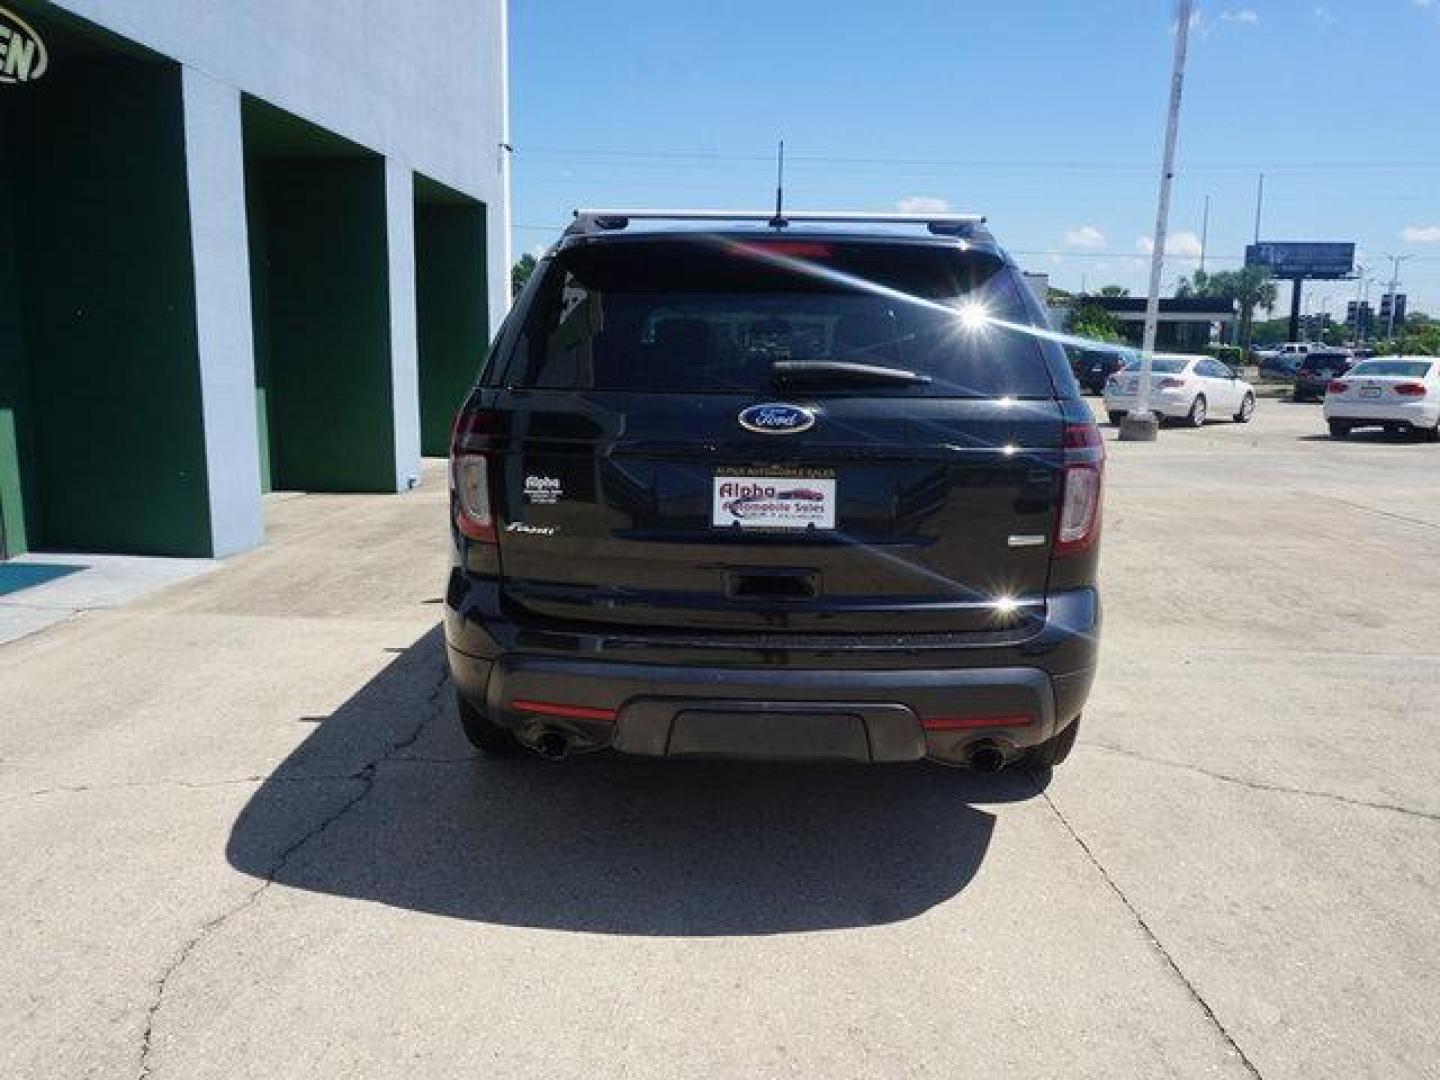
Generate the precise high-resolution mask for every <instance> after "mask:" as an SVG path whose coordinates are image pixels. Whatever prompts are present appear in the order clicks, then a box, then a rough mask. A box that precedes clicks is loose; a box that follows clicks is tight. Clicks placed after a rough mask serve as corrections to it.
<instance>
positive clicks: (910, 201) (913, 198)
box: [895, 195, 950, 214]
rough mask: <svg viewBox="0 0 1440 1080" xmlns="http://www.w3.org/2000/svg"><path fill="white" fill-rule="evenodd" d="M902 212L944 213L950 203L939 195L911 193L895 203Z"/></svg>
mask: <svg viewBox="0 0 1440 1080" xmlns="http://www.w3.org/2000/svg"><path fill="white" fill-rule="evenodd" d="M895 209H896V210H899V211H900V212H901V213H902V214H943V213H944V212H945V211H946V210H949V209H950V203H949V201H948V200H946V199H942V198H940V197H939V196H938V195H910V196H907V197H906V198H903V199H901V200H900V201H899V202H897V203H896V204H895Z"/></svg>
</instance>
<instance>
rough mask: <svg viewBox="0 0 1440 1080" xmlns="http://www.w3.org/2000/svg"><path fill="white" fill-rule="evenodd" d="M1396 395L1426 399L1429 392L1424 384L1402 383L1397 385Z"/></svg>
mask: <svg viewBox="0 0 1440 1080" xmlns="http://www.w3.org/2000/svg"><path fill="white" fill-rule="evenodd" d="M1395 393H1397V394H1399V395H1400V396H1401V397H1424V396H1425V394H1426V393H1427V391H1426V389H1425V384H1424V383H1418V382H1402V383H1397V384H1396V386H1395Z"/></svg>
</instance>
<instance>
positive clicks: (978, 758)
mask: <svg viewBox="0 0 1440 1080" xmlns="http://www.w3.org/2000/svg"><path fill="white" fill-rule="evenodd" d="M965 761H966V763H967V764H968V765H969V766H970V768H972V769H974V770H975V771H976V772H977V773H985V774H993V773H998V772H999V771H1000V770H1001V769H1003V768H1004V767H1005V752H1004V751H1003V750H1001V749H1000V747H999V746H997V745H996V744H995V743H993V742H991V741H990V740H989V739H981V740H980V741H979V742H977V743H973V744H971V746H970V747H969V748H968V749H967V750H966V752H965Z"/></svg>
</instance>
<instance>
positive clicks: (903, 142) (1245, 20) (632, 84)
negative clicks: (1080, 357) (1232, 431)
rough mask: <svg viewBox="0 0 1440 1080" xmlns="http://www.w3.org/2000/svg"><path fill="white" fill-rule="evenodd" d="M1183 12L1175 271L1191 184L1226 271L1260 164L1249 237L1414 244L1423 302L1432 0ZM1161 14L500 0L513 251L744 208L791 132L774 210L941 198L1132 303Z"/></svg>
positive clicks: (1156, 116) (1431, 283) (1439, 13)
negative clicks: (1186, 38)
mask: <svg viewBox="0 0 1440 1080" xmlns="http://www.w3.org/2000/svg"><path fill="white" fill-rule="evenodd" d="M1197 8H1198V11H1199V15H1198V20H1197V25H1196V32H1195V33H1194V34H1193V35H1192V38H1191V53H1190V63H1189V67H1188V72H1187V79H1186V86H1185V102H1184V111H1183V116H1182V120H1181V128H1180V154H1179V171H1178V175H1177V180H1176V188H1175V202H1174V209H1173V213H1172V217H1171V230H1172V236H1173V237H1174V247H1173V248H1172V250H1173V251H1175V252H1176V255H1177V257H1176V258H1172V259H1171V260H1170V261H1169V263H1168V265H1167V274H1166V284H1167V287H1168V286H1169V285H1170V284H1172V283H1173V280H1174V278H1175V277H1176V275H1177V274H1180V273H1185V272H1188V271H1189V270H1191V269H1193V267H1194V258H1193V257H1190V258H1185V257H1184V256H1185V255H1186V254H1187V253H1193V252H1194V251H1195V250H1196V248H1197V247H1198V235H1199V233H1200V231H1201V219H1202V215H1203V205H1204V200H1205V197H1206V196H1207V195H1208V196H1209V197H1210V200H1211V212H1210V213H1211V216H1210V230H1209V243H1208V246H1207V266H1208V267H1210V268H1212V269H1220V268H1229V267H1234V266H1238V265H1239V264H1240V259H1241V256H1242V255H1243V249H1244V245H1245V243H1246V242H1247V241H1248V240H1249V239H1250V238H1251V234H1252V231H1253V228H1254V212H1255V188H1256V177H1257V174H1258V173H1259V172H1261V171H1264V173H1265V175H1266V181H1265V186H1266V199H1265V213H1264V224H1263V228H1262V232H1263V233H1264V238H1265V239H1271V240H1301V239H1305V240H1354V241H1356V242H1357V243H1358V244H1359V245H1360V248H1361V252H1362V255H1361V261H1362V262H1366V263H1367V265H1371V266H1373V267H1374V273H1375V274H1376V275H1377V276H1379V277H1382V278H1386V279H1388V277H1389V274H1390V269H1389V266H1390V264H1389V263H1388V262H1387V261H1384V260H1383V259H1382V255H1383V254H1384V253H1394V254H1397V255H1398V254H1410V255H1414V256H1416V257H1415V258H1413V259H1411V260H1409V261H1408V262H1406V263H1405V264H1404V265H1403V267H1402V269H1401V280H1402V286H1401V291H1404V292H1408V293H1409V295H1410V298H1411V299H1410V303H1411V307H1412V308H1417V309H1422V310H1428V311H1430V312H1431V313H1432V314H1435V315H1437V316H1440V0H1326V2H1324V3H1316V2H1315V0H1233V2H1227V3H1200V4H1197ZM1174 10H1175V8H1174V5H1173V4H1171V3H1169V2H1167V0H1095V2H1088V3H1079V2H1076V0H1047V2H1039V0H1010V2H1008V3H1003V4H1001V3H980V2H975V0H891V2H889V3H860V2H858V0H830V2H820V0H769V2H766V3H760V2H753V0H711V2H702V0H685V2H679V0H663V2H661V0H584V2H579V0H511V111H512V128H513V130H512V141H513V144H514V146H515V150H516V153H515V158H514V174H513V175H514V188H513V190H514V213H513V220H514V224H515V233H514V241H515V250H516V252H517V254H518V253H519V252H522V251H526V250H532V249H535V248H536V247H537V245H541V246H543V245H545V244H548V243H549V242H550V241H551V240H553V239H554V238H555V236H556V235H558V231H559V229H560V228H562V227H563V226H564V224H565V222H566V221H567V220H568V219H569V211H570V210H571V209H572V208H574V207H575V206H579V205H607V204H608V205H637V204H639V205H651V206H682V205H683V206H712V207H721V208H739V207H755V206H763V205H765V204H767V203H768V202H769V201H770V200H771V199H772V198H773V189H774V162H773V155H774V146H775V140H776V139H777V138H779V137H781V136H783V137H784V138H785V141H786V152H787V185H786V186H787V203H788V204H789V205H791V206H792V207H796V208H799V207H817V208H835V207H843V208H846V209H867V210H885V209H893V208H895V207H896V206H898V205H903V204H905V201H906V200H922V201H923V202H921V204H920V205H936V206H938V205H940V203H939V202H932V201H933V200H941V201H943V204H944V205H946V206H948V207H950V208H952V209H956V210H975V211H979V212H983V213H985V214H987V215H988V216H989V218H990V220H991V224H992V227H993V228H994V230H995V233H996V235H997V237H998V238H999V239H1000V241H1001V242H1002V243H1003V244H1005V245H1006V246H1007V247H1008V248H1009V249H1010V250H1011V251H1012V252H1014V253H1015V254H1016V257H1017V259H1018V260H1019V261H1020V262H1021V263H1022V265H1024V266H1025V267H1026V268H1027V269H1034V270H1046V271H1049V272H1050V274H1051V275H1052V281H1053V282H1054V283H1055V284H1057V285H1060V286H1062V287H1067V288H1079V287H1081V285H1082V284H1084V285H1088V286H1089V287H1090V288H1092V289H1093V288H1096V287H1098V286H1099V285H1101V284H1107V283H1112V282H1113V283H1119V284H1123V285H1127V286H1129V287H1130V288H1131V289H1132V290H1133V291H1136V292H1141V291H1143V286H1144V282H1145V280H1146V273H1147V270H1148V264H1147V262H1146V261H1145V260H1144V259H1143V258H1141V257H1138V256H1140V255H1141V252H1142V250H1143V246H1144V243H1145V241H1146V239H1147V238H1148V237H1149V235H1150V233H1151V231H1152V229H1153V225H1154V216H1155V200H1156V188H1157V182H1158V166H1159V158H1160V147H1161V142H1162V136H1163V122H1164V107H1165V98H1166V94H1167V91H1168V77H1169V68H1170V60H1171V50H1172V48H1173V37H1172V33H1171V31H1172V23H1173V18H1174ZM911 205H913V204H911ZM1309 289H1310V292H1311V294H1312V295H1313V296H1315V297H1317V298H1323V297H1324V296H1326V295H1327V294H1328V295H1329V296H1331V297H1332V298H1333V299H1332V301H1331V303H1330V305H1329V306H1330V308H1331V309H1332V310H1334V309H1335V308H1336V307H1337V306H1338V307H1340V308H1341V309H1343V301H1344V299H1345V298H1346V297H1348V296H1353V294H1354V285H1353V284H1352V283H1338V282H1332V283H1317V284H1313V285H1311V286H1309ZM1379 291H1380V290H1379V288H1378V287H1377V288H1375V289H1373V290H1372V292H1373V293H1375V294H1376V295H1378V293H1379ZM1307 306H1308V305H1307Z"/></svg>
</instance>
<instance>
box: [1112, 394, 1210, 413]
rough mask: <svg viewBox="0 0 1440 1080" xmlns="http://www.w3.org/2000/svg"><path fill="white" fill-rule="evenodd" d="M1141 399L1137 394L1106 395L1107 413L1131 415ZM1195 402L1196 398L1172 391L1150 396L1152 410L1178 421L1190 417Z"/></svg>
mask: <svg viewBox="0 0 1440 1080" xmlns="http://www.w3.org/2000/svg"><path fill="white" fill-rule="evenodd" d="M1139 401H1140V399H1139V397H1138V396H1137V395H1135V394H1106V395H1105V410H1106V412H1113V413H1122V414H1129V413H1132V412H1134V411H1135V407H1136V406H1137V405H1138V404H1139ZM1194 402H1195V399H1194V396H1193V395H1191V394H1188V393H1186V392H1183V391H1181V392H1178V393H1177V392H1175V391H1170V390H1157V391H1155V392H1154V393H1152V394H1151V395H1150V410H1151V412H1153V413H1155V414H1156V415H1157V416H1168V417H1171V418H1172V419H1178V418H1180V417H1182V416H1188V415H1189V413H1190V406H1191V405H1193V404H1194Z"/></svg>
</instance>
